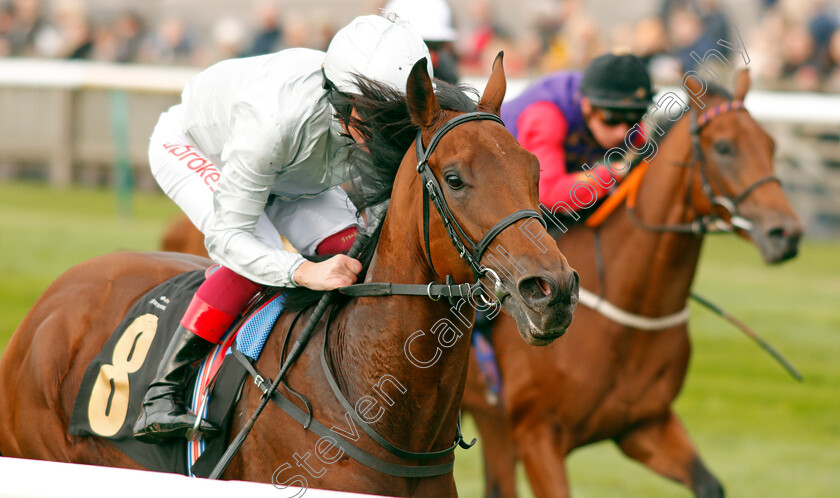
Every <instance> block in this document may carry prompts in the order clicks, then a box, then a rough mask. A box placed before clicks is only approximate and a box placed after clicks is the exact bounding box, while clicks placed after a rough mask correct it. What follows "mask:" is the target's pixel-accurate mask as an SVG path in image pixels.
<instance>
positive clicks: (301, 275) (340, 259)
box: [294, 254, 362, 291]
mask: <svg viewBox="0 0 840 498" xmlns="http://www.w3.org/2000/svg"><path fill="white" fill-rule="evenodd" d="M361 271H362V264H361V263H360V262H359V261H357V260H355V259H353V258H351V257H348V256H345V255H343V254H337V255H335V256H333V257H331V258H330V259H328V260H326V261H322V262H320V263H314V262H312V261H304V262H303V263H301V265H300V266H298V267H297V270H295V274H294V279H295V283H296V284H298V285H299V286H301V287H307V288H309V289H312V290H317V291H327V290H333V289H338V288H339V287H344V286H345V285H351V284H353V283H355V282H356V276H357V275H358V274H359V273H360V272H361Z"/></svg>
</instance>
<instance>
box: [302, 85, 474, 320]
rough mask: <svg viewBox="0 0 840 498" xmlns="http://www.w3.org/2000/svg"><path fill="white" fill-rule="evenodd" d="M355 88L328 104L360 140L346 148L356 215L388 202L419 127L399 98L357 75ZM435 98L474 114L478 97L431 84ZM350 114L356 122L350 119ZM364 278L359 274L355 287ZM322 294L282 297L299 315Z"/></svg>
mask: <svg viewBox="0 0 840 498" xmlns="http://www.w3.org/2000/svg"><path fill="white" fill-rule="evenodd" d="M356 82H357V86H358V88H359V90H360V93H361V94H360V95H346V94H343V93H340V92H338V91H336V90H332V91H331V95H330V97H329V98H330V101H331V103H332V104H333V108H334V109H335V117H336V118H337V119H338V120H339V121H340V122H342V123H345V124H348V125H351V126H355V127H356V129H357V130H359V132H360V133H361V135H362V137H364V146H362V145H359V144H355V143H354V144H352V145H349V146H348V147H349V148H350V153H349V160H350V165H351V175H350V176H351V177H352V178H353V179H352V180H351V182H352V190H353V193H352V194H351V198H352V199H353V201H354V203H355V204H356V208H357V209H358V211H359V213H361V212H362V211H364V210H365V209H367V208H368V207H371V206H375V205H378V204H380V203H382V202H384V201H386V200H388V199H390V198H391V189H392V188H393V186H394V178H395V177H396V175H397V170H399V167H400V163H402V160H403V157H405V154H406V152H408V149H409V147H411V144H412V142H414V139H415V138H416V137H417V131H418V127H417V126H416V125H415V124H414V123H412V122H411V117H410V116H409V113H408V105H407V103H406V96H405V94H404V93H402V92H399V91H397V90H396V89H394V88H393V87H391V86H389V85H384V84H382V83H378V82H376V81H373V80H370V79H368V78H365V77H363V76H359V75H357V76H356ZM435 95H436V96H437V99H438V103H439V104H440V107H441V108H442V109H444V110H448V111H457V112H473V111H475V109H476V100H477V96H478V93H477V92H476V91H475V90H474V89H473V88H471V87H466V86H455V85H452V84H449V83H446V82H444V81H441V80H435ZM471 95H472V96H474V97H476V98H475V99H474V98H472V97H471ZM353 109H355V111H356V113H357V114H358V115H359V118H360V119H356V118H354V117H353V116H351V111H352V110H353ZM378 241H379V231H378V230H377V232H376V233H375V234H374V235H373V236H372V237H371V238H370V239H369V240H367V241H365V246H364V247H363V249H362V253H361V255H360V257H359V258H358V259H359V261H361V262H362V265H363V266H364V268H365V271H366V269H367V267H368V264H369V263H370V260H371V258H372V257H373V253H374V251H375V250H376V245H377V242H378ZM312 259H315V258H312ZM363 278H364V272H363V274H362V275H360V276H359V281H361V280H362V279H363ZM321 294H322V293H321V292H316V291H312V290H309V289H305V288H297V289H293V290H289V291H287V292H286V309H288V310H291V311H297V310H301V309H304V308H306V307H308V306H310V305H312V304H314V303H315V302H316V301H317V300H318V299H319V298H320V296H321Z"/></svg>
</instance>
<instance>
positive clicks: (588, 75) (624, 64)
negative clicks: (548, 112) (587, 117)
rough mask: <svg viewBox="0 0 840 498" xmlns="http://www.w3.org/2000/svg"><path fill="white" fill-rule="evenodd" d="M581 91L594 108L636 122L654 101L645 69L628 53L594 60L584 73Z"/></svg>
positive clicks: (637, 59)
mask: <svg viewBox="0 0 840 498" xmlns="http://www.w3.org/2000/svg"><path fill="white" fill-rule="evenodd" d="M580 90H581V93H582V94H583V95H584V96H585V97H587V98H588V99H589V102H591V103H592V105H593V106H595V107H599V108H601V109H604V110H606V111H607V114H611V115H614V116H615V117H616V118H621V117H628V118H631V119H629V120H630V121H635V122H638V120H639V119H641V117H642V115H643V114H644V112H645V110H646V109H647V107H648V106H649V105H650V103H651V101H652V100H653V88H652V86H651V82H650V75H649V74H648V71H647V67H646V66H645V64H644V62H642V61H641V60H640V59H639V58H638V57H636V56H635V55H631V54H621V55H617V54H611V53H610V54H604V55H602V56H600V57H597V58H596V59H594V60H593V61H592V62H590V63H589V66H587V68H586V71H584V73H583V80H582V81H581V83H580ZM636 116H638V119H635V120H634V119H632V118H635V117H636Z"/></svg>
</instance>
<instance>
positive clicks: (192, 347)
mask: <svg viewBox="0 0 840 498" xmlns="http://www.w3.org/2000/svg"><path fill="white" fill-rule="evenodd" d="M213 346H215V344H214V343H212V342H210V341H207V340H205V339H203V338H201V337H199V336H198V335H196V334H194V333H193V332H191V331H190V330H188V329H187V328H185V327H184V326H183V325H179V326H178V330H177V331H175V336H174V337H172V341H171V342H170V343H169V347H167V348H166V352H165V353H164V354H163V359H162V360H161V363H160V367H158V371H157V374H156V376H155V379H154V380H153V381H152V383H151V385H150V386H149V390H148V392H147V393H146V396H145V398H143V406H142V408H141V410H140V416H139V417H138V418H137V422H136V423H135V424H134V437H136V438H137V439H138V440H140V441H142V442H144V443H153V444H157V443H161V442H163V441H165V440H167V439H170V438H176V437H178V438H185V437H186V434H187V430H189V429H191V428H192V427H193V426H194V425H195V421H196V415H195V414H194V413H193V412H192V411H190V410H189V409H188V408H187V407H186V405H185V404H184V400H183V391H184V383H185V381H186V378H187V374H188V373H189V370H190V366H191V365H192V364H193V363H195V362H196V361H198V360H200V359H201V358H203V357H204V356H206V355H207V353H209V352H210V350H211V349H212V348H213ZM198 430H199V432H200V433H202V434H204V436H205V437H212V436H214V435H217V434H218V433H219V428H218V427H216V426H215V425H213V424H211V423H210V422H209V421H207V420H202V421H201V424H200V425H199V426H198Z"/></svg>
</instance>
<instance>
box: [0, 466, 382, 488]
mask: <svg viewBox="0 0 840 498" xmlns="http://www.w3.org/2000/svg"><path fill="white" fill-rule="evenodd" d="M0 476H2V478H1V479H0V481H2V482H0V496H2V497H3V498H55V497H58V496H60V497H62V498H97V497H111V496H119V497H120V498H149V497H152V496H161V497H170V496H171V497H176V496H183V497H187V496H208V497H209V496H212V497H216V496H218V497H226V498H227V497H247V498H262V497H264V498H291V497H293V496H297V497H298V498H302V497H304V496H305V497H307V498H353V497H360V498H361V497H363V496H364V497H369V496H372V495H360V494H355V493H342V492H338V491H325V490H321V489H306V490H304V489H300V488H284V489H282V490H281V489H278V488H276V487H274V486H272V485H271V484H259V483H253V482H243V481H211V480H209V479H197V478H190V477H185V476H181V475H175V474H165V473H161V472H146V471H141V470H129V469H114V468H109V467H96V466H93V465H78V464H73V463H57V462H44V461H39V460H24V459H20V458H7V457H0ZM301 492H303V494H301Z"/></svg>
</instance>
